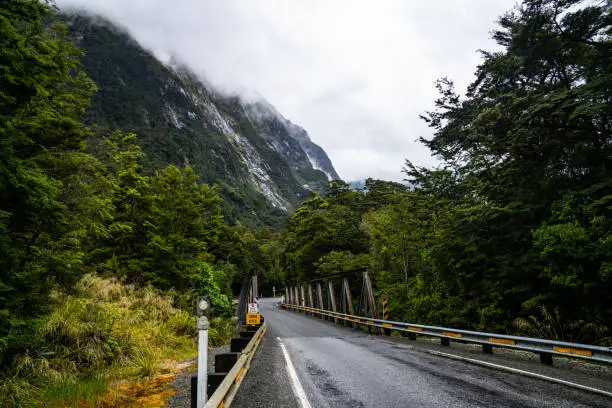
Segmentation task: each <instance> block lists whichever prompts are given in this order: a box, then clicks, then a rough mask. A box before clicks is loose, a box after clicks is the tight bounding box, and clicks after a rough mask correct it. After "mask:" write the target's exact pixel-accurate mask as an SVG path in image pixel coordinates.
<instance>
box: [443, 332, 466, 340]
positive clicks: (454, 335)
mask: <svg viewBox="0 0 612 408" xmlns="http://www.w3.org/2000/svg"><path fill="white" fill-rule="evenodd" d="M442 334H443V335H445V336H448V337H454V338H456V339H460V338H461V337H463V335H462V334H461V333H453V332H446V331H443V332H442Z"/></svg>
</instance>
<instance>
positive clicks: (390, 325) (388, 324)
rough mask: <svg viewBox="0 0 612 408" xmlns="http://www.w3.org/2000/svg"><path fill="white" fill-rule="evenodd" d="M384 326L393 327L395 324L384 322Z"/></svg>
mask: <svg viewBox="0 0 612 408" xmlns="http://www.w3.org/2000/svg"><path fill="white" fill-rule="evenodd" d="M382 325H383V326H384V327H393V325H392V324H391V323H383V324H382Z"/></svg>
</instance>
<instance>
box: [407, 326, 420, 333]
mask: <svg viewBox="0 0 612 408" xmlns="http://www.w3.org/2000/svg"><path fill="white" fill-rule="evenodd" d="M408 330H410V331H415V332H419V333H420V332H422V331H423V329H421V328H420V327H408Z"/></svg>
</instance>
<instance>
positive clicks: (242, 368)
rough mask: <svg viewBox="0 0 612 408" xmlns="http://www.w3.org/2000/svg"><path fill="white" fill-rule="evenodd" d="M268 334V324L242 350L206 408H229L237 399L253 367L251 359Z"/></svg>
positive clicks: (262, 326) (264, 324)
mask: <svg viewBox="0 0 612 408" xmlns="http://www.w3.org/2000/svg"><path fill="white" fill-rule="evenodd" d="M265 332H266V322H264V323H263V324H262V325H261V327H260V328H259V329H258V330H257V331H256V332H255V334H254V335H253V338H252V339H251V341H249V343H248V344H247V346H246V347H245V348H244V349H243V350H242V352H241V355H240V357H239V358H238V360H237V361H236V363H235V364H234V365H233V366H232V369H231V370H230V371H229V372H228V373H227V375H226V376H225V378H224V379H223V381H222V382H221V384H219V387H218V388H217V389H216V390H215V392H214V393H213V394H212V395H211V396H210V398H209V399H208V401H207V402H206V405H205V407H206V408H222V407H223V408H225V407H229V406H231V404H232V401H234V398H235V397H236V393H237V392H238V389H239V388H240V384H242V380H244V377H245V375H246V373H247V371H248V370H249V367H250V366H251V359H252V358H253V354H254V353H255V350H257V346H259V343H260V341H261V339H262V337H263V335H264V334H265Z"/></svg>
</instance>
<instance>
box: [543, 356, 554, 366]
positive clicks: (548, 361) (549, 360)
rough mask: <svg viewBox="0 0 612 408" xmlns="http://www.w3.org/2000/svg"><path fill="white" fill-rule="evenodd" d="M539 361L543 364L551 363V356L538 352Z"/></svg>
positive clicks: (549, 364)
mask: <svg viewBox="0 0 612 408" xmlns="http://www.w3.org/2000/svg"><path fill="white" fill-rule="evenodd" d="M540 363H542V364H544V365H548V366H551V365H553V356H552V354H550V353H540Z"/></svg>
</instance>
